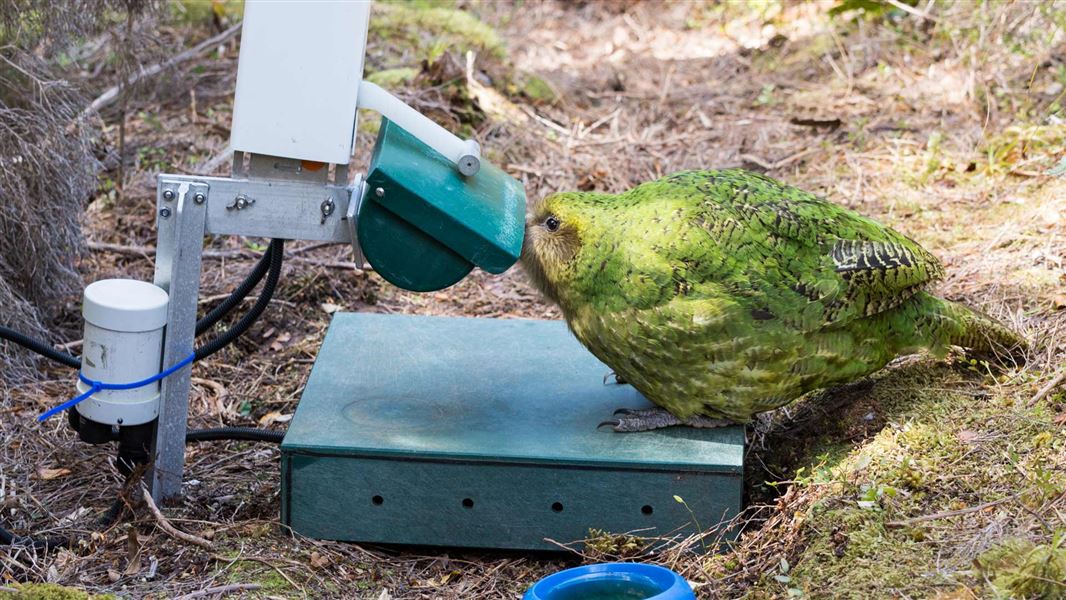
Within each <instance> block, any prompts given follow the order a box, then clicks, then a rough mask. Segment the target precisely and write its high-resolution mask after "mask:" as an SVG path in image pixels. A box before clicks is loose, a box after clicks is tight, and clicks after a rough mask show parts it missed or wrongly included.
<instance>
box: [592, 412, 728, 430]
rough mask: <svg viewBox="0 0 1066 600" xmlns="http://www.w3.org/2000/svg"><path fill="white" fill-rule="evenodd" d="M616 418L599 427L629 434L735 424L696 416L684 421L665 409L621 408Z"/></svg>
mask: <svg viewBox="0 0 1066 600" xmlns="http://www.w3.org/2000/svg"><path fill="white" fill-rule="evenodd" d="M614 415H615V417H616V418H614V419H612V420H610V421H604V422H603V423H600V424H599V425H598V426H597V427H603V426H604V425H610V426H611V429H614V430H615V431H618V432H621V433H629V432H633V431H651V430H652V429H661V428H663V427H672V426H674V425H687V426H689V427H701V428H705V429H707V428H711V427H725V426H727V425H732V424H733V422H732V421H730V420H728V419H712V418H710V417H702V416H695V417H689V418H688V419H685V420H682V419H679V418H677V417H675V416H674V415H672V414H670V412H669V411H667V410H666V409H664V408H645V409H640V410H632V409H629V408H620V409H618V410H616V411H614Z"/></svg>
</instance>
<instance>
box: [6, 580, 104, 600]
mask: <svg viewBox="0 0 1066 600" xmlns="http://www.w3.org/2000/svg"><path fill="white" fill-rule="evenodd" d="M9 587H11V588H12V589H14V590H15V591H14V592H0V598H10V599H11V600H105V599H109V598H114V596H111V595H105V596H93V595H92V594H89V593H88V592H84V591H82V590H78V589H74V588H69V587H64V586H62V585H56V584H54V583H24V584H14V585H9Z"/></svg>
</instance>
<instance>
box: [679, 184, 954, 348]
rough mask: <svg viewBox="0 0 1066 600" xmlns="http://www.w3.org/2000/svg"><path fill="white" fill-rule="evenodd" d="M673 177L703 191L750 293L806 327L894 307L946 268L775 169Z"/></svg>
mask: <svg viewBox="0 0 1066 600" xmlns="http://www.w3.org/2000/svg"><path fill="white" fill-rule="evenodd" d="M672 182H673V183H675V185H678V184H680V185H683V186H684V188H683V190H684V191H685V192H687V193H689V194H691V193H692V191H693V190H698V194H697V195H696V197H695V199H696V200H697V201H699V202H700V207H699V211H698V214H700V215H701V216H700V219H701V220H702V223H701V225H702V226H703V228H704V229H706V230H708V231H709V232H710V233H711V235H712V238H713V239H714V240H715V241H716V243H717V244H718V245H719V246H722V247H723V248H727V249H729V250H730V254H731V257H730V258H731V260H732V263H731V266H732V269H731V270H732V271H733V272H734V273H736V274H737V275H738V276H739V280H740V281H741V282H742V285H741V286H740V287H741V288H743V287H744V284H747V288H748V289H747V290H746V291H747V293H748V294H750V295H751V296H752V297H751V300H753V301H755V304H756V305H759V304H762V305H763V306H761V307H760V308H762V309H764V310H765V311H767V312H768V313H769V314H771V315H774V316H777V317H780V318H782V319H785V320H790V321H794V322H796V324H797V325H800V324H802V328H803V329H811V328H816V327H824V326H832V325H835V324H841V323H844V322H847V321H850V320H851V319H854V318H858V317H862V316H867V315H872V314H875V313H878V312H881V311H884V310H888V309H890V308H892V307H895V306H897V305H899V304H901V303H902V302H904V301H905V300H907V299H908V298H910V297H911V296H912V295H913V294H914V293H915V292H917V291H919V290H920V289H922V288H923V287H925V286H926V285H928V284H929V283H931V282H933V281H935V280H937V279H939V278H940V277H942V276H943V273H944V270H943V267H942V266H941V264H940V262H939V261H938V260H937V259H936V257H934V256H933V255H932V254H930V253H929V252H928V251H926V250H925V249H924V248H922V247H921V246H920V245H919V244H918V243H917V242H915V241H914V240H912V239H910V238H908V237H906V236H904V235H903V234H901V233H898V232H896V231H894V230H892V229H889V228H887V227H885V226H883V225H881V224H879V223H877V222H876V221H873V220H871V219H867V218H865V217H862V216H860V215H858V214H856V213H854V212H852V211H850V210H847V209H845V208H843V207H840V206H837V205H835V204H832V203H830V202H827V201H825V200H822V199H820V198H818V197H817V196H814V195H813V194H810V193H808V192H804V191H803V190H800V189H798V188H794V187H791V186H787V185H784V184H782V183H780V182H777V181H775V180H773V179H770V178H768V177H764V176H762V175H757V174H754V173H749V172H746V171H739V170H735V171H728V170H727V171H690V172H686V173H680V174H678V175H675V176H673V181H672ZM741 292H742V294H743V292H744V290H741Z"/></svg>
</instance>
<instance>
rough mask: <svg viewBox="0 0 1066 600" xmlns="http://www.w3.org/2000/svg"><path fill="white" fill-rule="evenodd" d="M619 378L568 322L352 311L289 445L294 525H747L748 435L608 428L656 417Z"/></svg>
mask: <svg viewBox="0 0 1066 600" xmlns="http://www.w3.org/2000/svg"><path fill="white" fill-rule="evenodd" d="M607 372H608V369H607V368H606V367H605V366H604V365H603V364H602V363H600V362H599V361H598V360H597V359H596V358H595V357H593V356H592V355H591V354H589V353H588V352H587V351H586V350H585V349H584V348H583V347H582V346H581V345H580V344H579V343H578V342H577V341H576V340H575V339H574V338H573V336H572V335H571V334H570V333H569V331H568V330H567V328H566V326H565V324H564V323H562V322H560V321H531V320H518V319H514V320H510V319H507V320H505V319H476V318H450V317H420V316H406V315H376V314H352V313H338V314H337V315H335V316H334V318H333V323H332V325H331V326H330V329H329V332H328V333H327V335H326V339H325V342H324V343H323V345H322V349H321V352H319V355H318V360H317V361H316V362H315V365H314V368H313V370H312V372H311V376H310V379H309V381H308V382H307V386H306V388H305V389H304V393H303V397H302V398H301V400H300V404H299V406H298V408H297V410H296V414H295V416H294V417H293V420H292V423H291V424H290V426H289V430H288V433H287V434H286V436H285V441H284V443H283V444H282V446H281V450H282V461H281V465H282V521H283V522H284V523H285V524H286V525H288V526H290V527H292V528H293V529H294V530H295V531H296V532H298V533H300V534H303V535H307V536H310V537H315V538H324V539H333V540H347V541H357V542H372V543H382V544H418V545H431V546H451V547H476V548H508V549H521V550H558V549H560V548H559V546H558V545H556V544H555V543H553V542H552V541H550V540H554V541H556V542H560V543H568V542H572V541H575V540H580V539H584V538H585V537H586V536H587V534H588V530H589V529H590V528H596V529H603V530H607V531H611V532H617V533H622V532H637V533H638V534H639V535H644V536H663V537H670V536H679V535H680V536H684V535H688V534H690V533H693V532H695V531H696V525H695V523H694V520H693V516H695V520H696V521H698V523H699V526H700V527H702V528H704V529H706V528H708V527H711V526H713V525H715V524H717V523H719V522H720V521H722V520H725V519H730V518H732V517H733V516H734V515H736V514H737V512H738V511H739V510H740V503H741V487H742V469H743V464H742V463H743V450H744V433H743V428H741V427H728V428H722V429H710V430H707V429H691V428H679V427H675V428H668V429H663V430H659V431H652V432H643V433H626V434H622V433H615V432H613V431H611V430H610V429H608V428H603V429H597V424H598V423H600V422H601V421H604V420H606V419H608V418H610V416H611V413H612V412H613V411H614V410H615V409H616V408H620V407H629V408H640V407H646V406H649V404H648V402H647V401H646V400H645V399H644V398H643V397H641V396H640V395H639V394H638V393H637V392H635V391H634V390H633V389H632V388H631V387H629V386H624V385H604V384H603V377H604V375H605V374H606V373H607ZM674 496H678V497H680V498H682V499H683V500H684V502H685V504H680V503H679V502H677V501H676V500H675V498H674ZM690 510H691V511H692V512H691V513H690V512H689V511H690Z"/></svg>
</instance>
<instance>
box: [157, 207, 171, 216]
mask: <svg viewBox="0 0 1066 600" xmlns="http://www.w3.org/2000/svg"><path fill="white" fill-rule="evenodd" d="M159 216H160V217H163V218H164V219H169V218H170V209H169V208H167V207H165V206H164V207H163V208H161V209H159Z"/></svg>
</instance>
